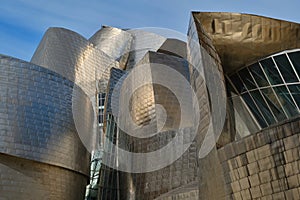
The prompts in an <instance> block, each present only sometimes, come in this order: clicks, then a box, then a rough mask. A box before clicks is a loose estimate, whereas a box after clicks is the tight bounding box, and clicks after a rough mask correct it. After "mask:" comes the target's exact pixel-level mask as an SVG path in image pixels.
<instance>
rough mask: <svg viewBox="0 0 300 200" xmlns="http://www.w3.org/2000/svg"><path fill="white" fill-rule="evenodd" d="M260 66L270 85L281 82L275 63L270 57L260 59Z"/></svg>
mask: <svg viewBox="0 0 300 200" xmlns="http://www.w3.org/2000/svg"><path fill="white" fill-rule="evenodd" d="M260 64H261V66H262V68H263V69H264V71H265V73H266V75H267V78H268V79H269V81H270V83H271V84H272V85H276V84H282V83H283V81H282V79H281V77H280V75H279V73H278V70H277V68H276V66H275V63H274V62H273V60H272V59H271V58H268V59H265V60H262V61H260Z"/></svg>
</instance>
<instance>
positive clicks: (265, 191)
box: [260, 183, 273, 196]
mask: <svg viewBox="0 0 300 200" xmlns="http://www.w3.org/2000/svg"><path fill="white" fill-rule="evenodd" d="M260 190H261V192H262V196H267V195H270V194H272V192H273V190H272V186H271V183H265V184H261V185H260Z"/></svg>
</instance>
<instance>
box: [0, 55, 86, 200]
mask: <svg viewBox="0 0 300 200" xmlns="http://www.w3.org/2000/svg"><path fill="white" fill-rule="evenodd" d="M0 70H1V74H0V93H1V95H0V102H1V103H0V125H1V131H0V137H1V141H0V153H2V154H7V155H10V156H13V157H15V158H13V157H11V159H10V160H11V162H9V163H7V164H6V161H7V160H6V159H3V160H2V158H1V159H0V163H1V167H0V168H1V169H0V170H1V179H0V183H1V185H2V186H3V187H0V194H1V197H2V194H6V193H7V192H11V191H10V190H12V189H13V188H14V189H13V190H14V191H15V192H17V191H19V193H18V199H22V198H26V195H27V196H28V187H26V185H28V184H29V185H30V183H31V182H32V181H30V180H32V179H33V180H34V182H35V183H34V184H33V185H32V187H31V189H30V191H32V194H34V193H39V194H40V195H47V194H49V195H50V194H51V193H56V192H57V195H54V196H55V197H56V198H64V197H65V194H62V193H63V191H61V190H64V189H62V188H60V187H64V186H63V185H60V186H58V185H57V184H58V182H56V181H54V180H55V179H56V178H57V179H65V180H62V182H61V183H65V184H67V185H68V184H70V185H74V183H72V181H75V182H76V184H79V185H81V186H82V185H84V184H85V182H86V179H87V176H88V169H89V165H88V163H89V153H88V151H87V150H86V148H85V147H84V145H83V144H82V142H81V140H80V138H79V137H78V134H77V131H76V128H75V124H74V121H73V114H72V93H73V89H74V87H75V85H74V83H73V82H72V81H70V80H68V79H66V78H64V77H62V76H61V75H59V74H57V73H55V72H53V71H50V70H48V69H45V68H43V67H40V66H37V65H34V64H31V63H28V62H25V61H21V60H18V59H15V58H11V57H7V56H2V55H1V56H0ZM78 91H79V93H78V96H77V98H78V99H88V97H87V96H86V95H85V94H84V93H83V92H82V91H81V93H80V90H78ZM1 157H3V156H2V155H1ZM3 158H4V157H3ZM13 160H16V161H13ZM15 162H18V163H19V165H21V167H19V166H15V165H16V163H15ZM22 163H24V165H25V166H26V169H23V168H22V165H23V164H22ZM4 165H7V166H8V167H11V170H14V169H15V170H17V171H19V172H20V174H18V175H17V174H14V175H12V174H13V172H12V171H9V170H8V171H6V170H5V167H4V168H3V166H4ZM29 165H32V169H36V170H37V171H31V170H30V167H29ZM47 169H49V170H50V169H51V170H53V174H51V173H52V172H49V173H45V172H44V170H47ZM2 170H4V171H2ZM2 172H3V173H2ZM55 173H56V175H55ZM11 175H12V177H16V178H15V179H12V180H11V181H12V183H11V184H8V185H7V184H5V183H7V181H6V179H7V178H8V177H6V176H11ZM49 176H50V177H52V178H53V179H54V180H50V181H49V185H48V184H46V183H43V181H45V182H47V179H48V178H49ZM64 176H65V177H64ZM39 179H40V180H39ZM2 181H3V182H2ZM5 181H6V182H5ZM14 181H15V182H14ZM19 182H20V183H21V184H20V187H19V185H18V183H19ZM46 185H48V187H47V186H46ZM5 186H7V187H8V188H10V189H7V187H5ZM16 188H17V189H16ZM26 188H27V189H26ZM40 189H42V190H40ZM39 190H40V191H39ZM83 192H84V190H82V188H81V189H80V188H78V187H77V186H76V187H72V188H70V193H75V194H77V195H78V197H75V198H80V196H81V197H83V194H84V193H83ZM67 193H68V192H67ZM70 193H68V194H70ZM23 194H24V195H25V196H22V195H23ZM8 196H9V195H8ZM71 196H72V197H74V196H73V195H71ZM9 197H12V196H9ZM53 198H54V197H53Z"/></svg>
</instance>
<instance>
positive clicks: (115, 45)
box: [89, 26, 132, 69]
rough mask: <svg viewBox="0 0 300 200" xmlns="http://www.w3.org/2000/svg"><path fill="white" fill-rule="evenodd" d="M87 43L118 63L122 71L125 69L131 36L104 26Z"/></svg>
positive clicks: (125, 32)
mask: <svg viewBox="0 0 300 200" xmlns="http://www.w3.org/2000/svg"><path fill="white" fill-rule="evenodd" d="M89 41H90V42H91V43H93V44H94V46H95V47H96V48H98V49H100V50H101V51H103V52H104V53H106V54H107V55H109V56H110V57H112V58H113V59H114V60H117V61H119V63H120V65H121V68H122V69H124V68H125V65H126V63H127V60H128V55H129V51H130V48H131V42H132V35H131V34H130V33H129V32H127V31H124V30H121V29H118V28H114V27H107V26H104V27H102V28H101V29H100V30H99V31H97V32H96V33H95V34H94V35H93V36H92V37H91V38H90V39H89Z"/></svg>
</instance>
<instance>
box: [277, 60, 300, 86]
mask: <svg viewBox="0 0 300 200" xmlns="http://www.w3.org/2000/svg"><path fill="white" fill-rule="evenodd" d="M274 60H275V62H276V64H277V67H278V69H279V71H280V72H281V75H282V77H283V78H284V80H285V82H286V83H293V82H297V81H298V78H297V76H296V74H295V72H294V70H293V68H292V66H291V65H290V62H289V60H288V58H287V57H286V55H285V54H282V55H279V56H274Z"/></svg>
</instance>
